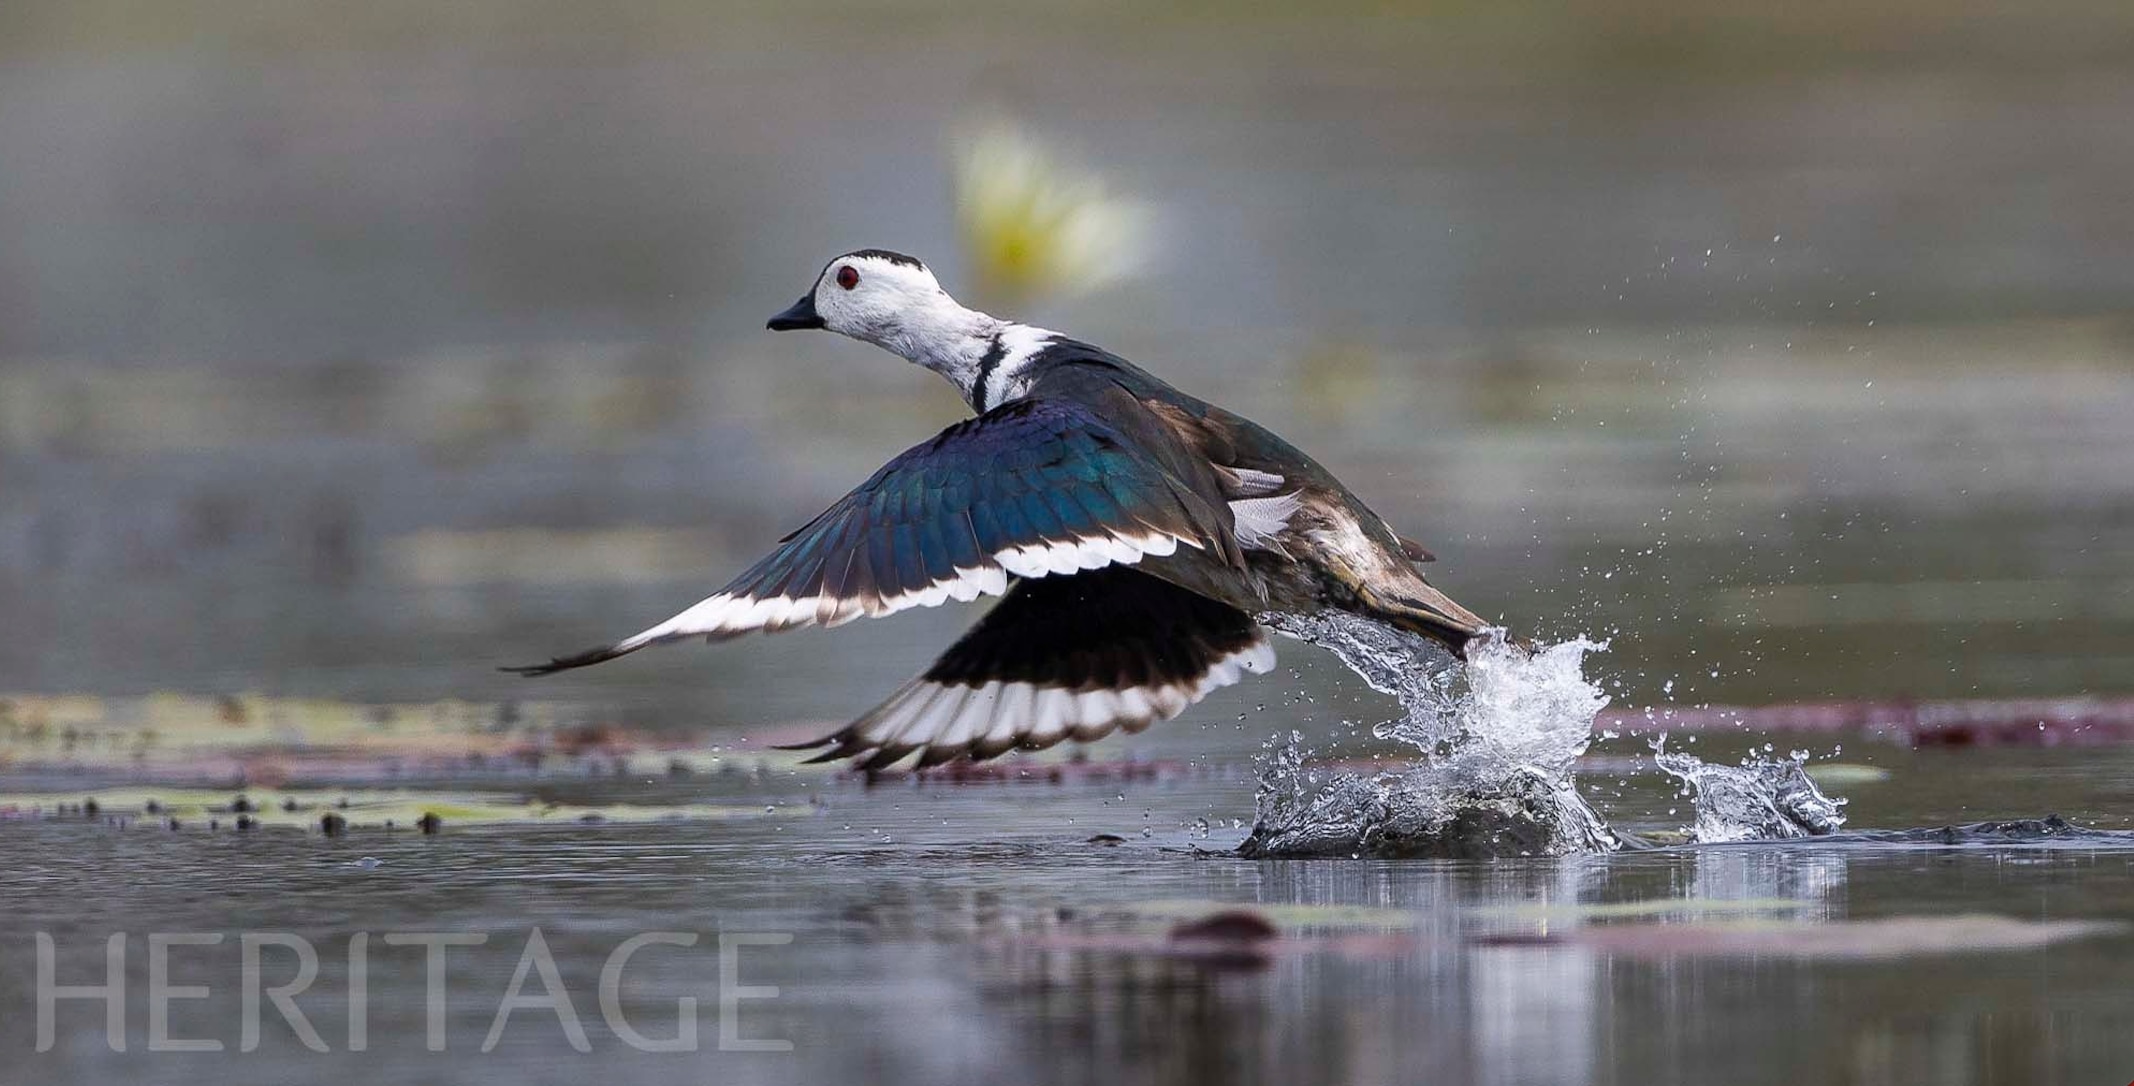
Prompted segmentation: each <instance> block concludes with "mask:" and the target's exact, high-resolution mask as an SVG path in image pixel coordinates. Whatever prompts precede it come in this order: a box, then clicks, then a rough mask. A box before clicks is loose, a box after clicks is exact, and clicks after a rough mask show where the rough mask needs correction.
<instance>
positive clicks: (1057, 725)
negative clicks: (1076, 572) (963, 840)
mask: <svg viewBox="0 0 2134 1086" xmlns="http://www.w3.org/2000/svg"><path fill="white" fill-rule="evenodd" d="M1273 667H1274V645H1273V644H1272V643H1270V642H1269V641H1268V640H1267V638H1266V636H1265V634H1264V633H1263V634H1262V635H1261V636H1260V638H1259V639H1258V640H1257V641H1255V642H1254V643H1252V644H1250V645H1247V646H1246V647H1244V648H1242V649H1239V650H1238V651H1236V652H1233V653H1231V654H1229V655H1227V656H1224V657H1222V658H1221V659H1219V660H1217V661H1215V662H1214V663H1213V664H1211V665H1210V666H1209V668H1208V670H1207V671H1206V672H1205V673H1203V674H1202V675H1200V676H1199V677H1197V678H1193V679H1186V680H1181V681H1178V682H1172V683H1164V684H1161V685H1155V686H1139V687H1129V688H1127V689H1124V690H1087V691H1081V692H1076V691H1073V690H1069V689H1066V688H1063V687H1056V686H1037V685H1035V684H1032V683H1026V682H1011V683H1003V682H1000V681H998V680H995V681H993V682H988V683H986V684H985V685H983V686H979V687H969V686H956V685H943V684H937V683H932V682H928V681H926V680H924V679H914V680H912V681H911V682H909V683H907V684H905V685H904V687H903V688H902V689H900V690H898V691H897V692H896V693H895V694H892V695H890V697H889V699H888V700H886V701H884V702H883V703H882V704H881V705H880V706H879V707H877V708H876V709H875V710H874V711H872V712H870V713H868V714H867V715H866V716H865V717H863V718H861V720H860V723H859V724H858V725H857V726H856V728H855V734H856V737H857V738H859V739H861V740H862V741H864V742H865V743H866V745H867V747H868V748H869V749H888V748H901V749H904V750H906V751H911V750H927V749H930V748H931V749H943V750H950V751H956V752H961V751H965V750H968V749H970V748H972V747H977V746H985V747H992V748H1002V747H1006V746H1009V745H1012V744H1016V743H1020V744H1021V745H1024V746H1029V747H1046V746H1051V745H1052V744H1054V743H1057V742H1059V741H1060V740H1062V739H1067V738H1069V737H1072V738H1074V739H1076V740H1079V741H1082V742H1088V741H1090V740H1094V739H1099V738H1102V737H1103V736H1105V735H1108V734H1110V733H1111V732H1112V731H1113V730H1114V729H1116V728H1119V727H1120V726H1122V725H1123V726H1125V727H1127V728H1128V729H1129V730H1134V731H1138V730H1140V729H1141V728H1142V727H1145V726H1146V725H1148V724H1149V723H1151V722H1153V721H1157V720H1169V719H1171V718H1172V717H1175V716H1177V715H1178V714H1179V713H1182V712H1184V711H1185V709H1186V707H1187V706H1189V705H1192V704H1193V703H1194V702H1197V701H1199V700H1200V699H1202V698H1204V697H1206V696H1207V695H1208V694H1209V693H1211V692H1212V691H1215V690H1218V689H1221V688H1222V687H1225V686H1230V685H1232V684H1234V683H1236V682H1238V681H1239V680H1240V679H1242V678H1243V677H1244V675H1245V674H1246V673H1248V672H1249V673H1251V674H1255V675H1257V674H1262V673H1265V672H1267V671H1269V670H1271V669H1272V668H1273Z"/></svg>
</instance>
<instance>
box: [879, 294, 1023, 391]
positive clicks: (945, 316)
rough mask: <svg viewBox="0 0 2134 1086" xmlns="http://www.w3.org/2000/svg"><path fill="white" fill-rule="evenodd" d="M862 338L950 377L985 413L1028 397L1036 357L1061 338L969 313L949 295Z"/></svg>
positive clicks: (889, 322)
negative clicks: (1024, 396) (1013, 400)
mask: <svg viewBox="0 0 2134 1086" xmlns="http://www.w3.org/2000/svg"><path fill="white" fill-rule="evenodd" d="M857 338H859V339H863V340H866V341H867V342H869V343H873V344H874V345H876V346H878V347H881V348H883V349H885V350H887V351H889V352H891V353H893V354H896V355H899V356H901V357H903V358H904V359H905V360H907V361H910V362H915V363H917V364H919V365H921V366H925V367H926V368H927V369H930V370H932V371H934V372H935V373H938V374H940V375H941V376H943V377H946V378H948V380H949V383H950V384H953V385H955V386H956V391H958V392H960V393H962V394H963V399H964V401H965V402H966V403H969V404H970V405H971V407H972V408H973V409H975V410H977V411H980V412H983V411H985V410H987V409H989V408H993V407H998V406H1000V405H1001V404H1003V403H1006V402H1007V401H1008V400H1011V399H1014V398H1015V397H1016V396H1020V395H1022V393H1023V392H1024V391H1025V390H1026V389H1027V388H1028V380H1027V378H1028V377H1030V376H1034V375H1031V374H1026V373H1025V372H1024V371H1025V370H1026V369H1027V368H1028V366H1029V362H1030V359H1031V357H1032V356H1033V355H1035V354H1036V353H1037V352H1038V351H1039V350H1042V349H1043V348H1044V347H1045V345H1046V344H1048V343H1050V342H1052V341H1053V340H1055V339H1057V338H1059V336H1058V334H1057V333H1055V332H1050V331H1047V330H1045V329H1043V328H1034V327H1032V326H1030V325H1027V324H1017V323H1015V322H1013V321H1005V320H1001V319H1000V318H999V317H995V316H992V315H991V314H987V313H981V312H979V311H978V310H975V309H966V308H965V307H963V306H962V305H960V304H958V303H957V302H956V300H955V299H953V298H950V297H948V296H947V295H945V294H944V295H942V296H941V298H940V301H939V302H938V303H937V304H933V305H927V306H914V307H912V308H910V309H907V310H905V311H903V312H901V313H899V314H897V316H896V318H895V319H894V320H892V321H887V322H884V324H883V326H881V327H879V328H875V329H870V330H869V331H868V332H867V333H866V334H863V335H860V336H858V337H857ZM996 354H997V356H998V357H994V356H995V355H996ZM981 380H982V381H983V382H984V383H983V385H981V384H980V382H981Z"/></svg>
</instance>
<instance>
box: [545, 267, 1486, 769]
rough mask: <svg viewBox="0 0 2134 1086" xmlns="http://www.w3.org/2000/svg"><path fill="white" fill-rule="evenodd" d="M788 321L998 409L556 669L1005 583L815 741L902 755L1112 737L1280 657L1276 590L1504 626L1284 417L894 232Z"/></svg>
mask: <svg viewBox="0 0 2134 1086" xmlns="http://www.w3.org/2000/svg"><path fill="white" fill-rule="evenodd" d="M770 328H771V329H772V330H774V331H785V330H789V329H801V328H820V329H827V330H829V331H832V332H837V333H840V334H842V335H847V336H851V337H852V338H854V339H858V340H863V341H865V342H868V343H872V344H875V345H876V346H879V347H882V348H884V349H886V350H888V351H890V352H892V353H894V354H897V355H900V356H902V357H903V358H905V359H907V360H909V361H911V362H915V363H917V364H919V365H921V366H924V367H926V368H927V369H930V370H932V371H934V372H935V373H938V374H940V375H941V376H943V377H946V378H947V379H948V380H949V381H950V382H951V383H953V384H954V385H955V386H956V389H957V391H958V392H961V393H962V394H963V398H964V399H965V400H966V401H967V402H969V404H970V405H971V408H972V410H974V411H976V412H977V415H976V417H974V418H969V419H965V420H963V421H961V422H958V423H956V424H954V425H952V426H950V427H949V428H948V429H946V430H943V431H941V432H940V433H939V434H937V435H935V436H934V437H932V438H930V439H928V440H927V441H925V442H923V443H921V444H919V445H918V446H915V447H914V448H912V449H910V450H908V451H906V452H905V453H903V454H902V455H900V456H898V457H897V458H896V459H894V460H891V461H890V462H889V463H888V464H887V465H884V466H883V468H882V469H881V470H880V471H877V472H875V473H874V476H873V477H872V478H870V479H868V480H867V481H866V482H865V483H862V484H860V486H859V489H857V490H854V491H853V492H852V493H850V494H848V495H846V496H845V497H844V498H843V499H841V500H839V501H838V502H837V504H835V505H832V506H831V507H830V508H829V509H828V510H826V511H824V512H823V514H822V515H820V516H818V517H816V518H815V519H814V520H811V521H809V522H808V523H806V524H804V525H802V526H801V527H800V528H799V529H798V530H797V531H795V532H793V533H792V534H791V535H788V536H786V537H785V538H784V539H783V540H780V541H779V546H778V548H777V549H776V550H774V551H772V552H771V553H770V555H769V556H767V557H765V558H764V559H763V560H762V561H760V562H757V563H756V564H755V565H753V566H750V567H749V568H748V570H747V571H746V572H744V573H742V574H741V575H740V576H738V577H736V578H734V579H733V581H732V582H731V583H729V584H728V585H727V586H726V587H724V588H722V589H720V590H719V591H718V592H716V593H713V594H712V595H710V596H708V597H706V598H705V599H704V600H702V601H701V602H699V603H697V604H696V605H695V606H692V607H690V608H689V609H687V610H685V611H683V612H681V613H680V614H678V615H675V616H674V617H672V618H670V619H668V620H666V621H665V622H662V623H660V624H658V625H656V626H653V627H652V628H650V629H647V630H645V631H643V632H641V633H637V634H634V635H632V636H630V637H626V638H624V639H622V640H621V641H617V642H615V643H613V644H611V645H603V646H600V647H598V648H594V649H590V650H588V651H585V652H581V653H578V654H577V655H574V656H563V657H558V658H556V659H554V660H551V661H549V662H548V663H545V664H537V665H534V666H531V667H518V668H509V669H507V670H511V671H516V672H519V673H521V674H526V675H546V674H550V673H553V672H557V671H562V670H565V669H567V668H575V667H584V666H586V665H588V664H597V663H601V662H603V661H606V660H612V659H614V658H616V657H618V656H623V655H625V654H628V653H632V652H636V651H637V650H638V649H641V648H644V647H646V646H648V645H658V644H664V643H666V642H670V641H680V640H684V639H687V638H697V637H701V638H704V639H706V640H708V641H719V640H724V639H726V638H731V637H738V636H740V635H742V634H746V633H751V632H755V631H759V630H760V631H764V632H771V631H777V630H788V629H792V628H794V627H797V626H841V625H844V624H845V623H847V622H851V621H853V620H855V619H858V618H862V617H875V616H880V615H889V614H895V613H896V612H898V611H903V610H907V609H910V608H913V607H934V606H938V605H940V604H942V603H945V602H947V601H949V600H959V601H966V600H973V599H976V598H978V597H979V596H1000V597H1003V598H1002V599H1001V601H1000V602H999V604H997V605H996V606H994V607H993V609H992V610H990V611H988V612H987V613H986V615H985V616H984V617H983V618H981V619H979V620H978V622H977V623H976V624H975V625H973V626H972V627H971V629H970V631H969V632H968V633H966V634H965V635H964V636H963V638H962V639H961V640H959V641H957V642H956V643H955V644H954V645H952V646H950V647H949V649H948V651H947V652H945V653H943V654H942V655H941V657H940V659H938V660H936V661H935V662H934V664H933V666H932V667H930V668H928V669H927V671H926V672H925V673H924V674H922V675H920V676H919V677H918V678H916V679H913V680H911V681H910V682H908V683H906V684H905V685H904V686H903V687H902V688H900V689H898V690H897V691H896V692H895V693H893V694H891V695H890V696H889V698H888V699H887V700H885V701H883V702H882V703H881V704H880V705H877V706H876V707H874V708H873V709H871V710H869V711H868V712H867V713H866V714H864V715H862V716H861V717H860V718H859V719H857V720H855V721H853V722H852V723H851V724H848V725H846V726H845V727H844V728H842V729H839V730H838V731H836V732H834V733H832V734H830V735H827V736H824V737H822V738H821V739H819V740H816V741H815V742H813V743H809V744H804V745H803V748H816V747H822V748H827V749H825V750H822V751H821V752H820V753H819V754H818V755H816V757H815V758H814V759H811V760H813V761H834V760H838V759H851V760H853V762H855V763H856V764H857V765H859V766H860V767H861V768H865V769H870V770H873V769H883V768H887V767H889V766H890V765H892V764H894V763H896V762H898V761H899V760H901V759H903V758H905V757H906V756H908V755H911V754H914V753H916V754H917V755H918V758H917V760H916V764H917V765H918V766H921V767H924V766H931V765H938V764H940V763H942V762H946V761H949V760H951V759H954V758H959V757H964V758H971V759H983V758H991V757H994V756H995V755H998V754H1001V753H1003V752H1005V751H1008V750H1010V749H1016V748H1021V749H1035V748H1042V747H1049V746H1051V745H1053V744H1055V743H1058V742H1060V741H1062V740H1067V739H1072V740H1074V741H1076V742H1082V743H1086V742H1091V741H1093V740H1096V739H1099V738H1102V737H1103V736H1105V735H1108V734H1110V733H1111V732H1112V731H1114V730H1117V729H1124V730H1126V731H1128V732H1138V731H1140V730H1142V729H1143V728H1146V727H1148V726H1149V725H1150V724H1151V723H1153V722H1155V721H1158V720H1168V719H1170V718H1171V717H1174V716H1177V715H1178V714H1179V713H1181V712H1183V711H1184V710H1185V708H1186V707H1187V706H1188V705H1191V704H1193V703H1194V702H1196V701H1199V700H1200V699H1201V698H1202V697H1204V696H1205V695H1207V693H1208V692H1209V691H1211V690H1215V689H1217V688H1219V687H1224V686H1228V685H1230V684H1232V683H1235V682H1237V681H1238V680H1239V679H1240V678H1241V677H1242V673H1245V672H1252V673H1255V674H1258V673H1263V672H1266V671H1267V670H1269V669H1270V668H1272V667H1273V666H1274V649H1273V646H1272V645H1271V644H1270V643H1269V640H1268V634H1267V630H1266V629H1265V628H1263V627H1262V626H1261V625H1260V624H1259V623H1258V622H1256V621H1255V620H1254V616H1255V615H1259V614H1265V613H1269V612H1280V613H1289V614H1301V615H1309V614H1315V613H1319V612H1322V611H1326V610H1328V609H1338V610H1342V611H1349V612H1353V613H1356V614H1359V615H1363V616H1366V617H1368V618H1372V619H1375V620H1378V621H1381V622H1385V623H1389V624H1391V625H1394V626H1397V627H1399V628H1401V629H1405V630H1409V631H1412V632H1414V633H1418V634H1421V635H1423V636H1425V637H1428V638H1431V639H1432V640H1435V641H1437V642H1439V643H1442V644H1443V645H1445V646H1447V647H1448V648H1450V649H1452V650H1453V651H1454V652H1460V653H1463V654H1464V652H1465V650H1466V647H1467V646H1468V644H1469V643H1470V642H1471V641H1474V640H1475V639H1476V638H1478V637H1481V636H1483V635H1484V634H1485V632H1487V629H1488V627H1487V626H1486V624H1485V623H1484V622H1483V621H1482V620H1481V619H1480V618H1478V617H1477V616H1476V615H1475V614H1474V613H1473V612H1471V611H1469V610H1467V609H1466V608H1465V607H1462V606H1460V605H1459V604H1457V603H1455V602H1453V601H1452V599H1451V598H1450V597H1448V596H1446V595H1445V594H1444V593H1443V592H1440V591H1438V590H1437V589H1436V588H1434V587H1432V586H1431V585H1430V583H1429V582H1428V581H1426V580H1425V579H1424V577H1423V575H1422V572H1421V571H1420V570H1418V569H1417V568H1416V563H1419V562H1425V561H1428V560H1429V559H1430V555H1429V553H1428V552H1427V551H1425V550H1423V549H1422V548H1421V547H1419V546H1417V545H1416V544H1414V543H1412V542H1410V541H1408V540H1406V539H1403V538H1402V537H1401V536H1400V535H1399V534H1398V533H1397V532H1395V531H1394V530H1393V527H1392V526H1391V525H1389V524H1387V523H1386V521H1385V520H1384V519H1382V518H1381V517H1379V516H1378V515H1377V514H1375V513H1373V512H1371V511H1370V510H1369V509H1368V508H1366V507H1365V506H1364V504H1363V502H1361V501H1359V500H1358V499H1357V498H1356V496H1355V495H1354V494H1351V493H1350V492H1349V490H1348V488H1347V487H1345V486H1343V485H1341V482H1340V480H1338V479H1336V478H1334V476H1333V475H1332V474H1331V473H1330V472H1328V471H1327V470H1326V469H1325V468H1323V467H1320V466H1319V465H1318V464H1317V463H1316V462H1314V461H1313V460H1312V459H1311V458H1310V457H1308V456H1306V455H1304V454H1303V453H1302V452H1299V451H1298V450H1297V449H1296V448H1295V447H1293V446H1291V445H1290V444H1289V443H1288V442H1286V441H1283V440H1282V439H1281V438H1279V437H1277V436H1275V435H1274V434H1272V433H1270V432H1268V431H1267V430H1265V429H1263V428H1261V427H1260V426H1258V425H1256V424H1254V423H1252V422H1251V421H1249V420H1247V419H1244V418H1241V417H1239V416H1237V415H1234V414H1231V413H1230V412H1228V411H1225V410H1223V409H1222V408H1220V407H1216V406H1214V405H1213V404H1209V403H1206V402H1203V401H1201V400H1197V399H1195V398H1193V397H1191V396H1188V395H1186V394H1185V393H1183V392H1180V391H1178V390H1177V389H1175V388H1172V387H1171V386H1170V385H1168V384H1165V383H1164V382H1162V381H1160V380H1158V379H1157V378H1155V377H1154V376H1152V375H1150V374H1149V373H1147V372H1146V371H1144V370H1142V369H1141V368H1140V367H1138V366H1135V365H1134V364H1132V363H1130V362H1128V361H1126V360H1125V359H1123V358H1120V357H1119V356H1117V355H1115V354H1112V353H1110V352H1108V351H1105V350H1102V349H1100V348H1097V347H1093V346H1091V345H1089V344H1087V343H1082V342H1080V341H1077V340H1074V339H1070V338H1068V337H1066V336H1063V335H1060V334H1059V333H1057V332H1050V331H1046V330H1045V329H1042V328H1033V327H1031V326H1029V325H1025V324H1017V323H1015V322H1013V321H1007V320H1002V319H1000V318H998V317H993V316H990V315H988V314H985V313H981V312H978V311H977V310H974V309H968V308H966V307H964V306H962V305H960V304H958V303H957V302H956V300H955V299H954V298H951V297H949V295H948V292H946V291H944V290H943V289H941V284H940V283H938V282H936V281H935V279H934V276H933V273H932V272H930V271H928V270H927V268H926V265H924V264H922V263H920V262H919V261H917V260H915V259H913V258H911V257H908V256H905V255H903V254H901V253H893V252H889V251H887V250H882V249H862V250H859V251H857V252H851V253H847V254H845V255H844V256H841V257H838V258H837V259H835V260H832V261H831V262H830V263H829V264H828V265H827V266H825V267H824V268H823V270H822V272H821V274H820V275H818V276H817V277H816V280H815V285H814V286H813V287H812V288H811V289H810V290H809V291H808V293H807V294H806V295H804V296H802V297H801V299H800V300H799V301H798V302H796V303H794V304H793V305H792V307H791V308H788V309H787V310H785V311H784V312H782V313H780V314H778V315H777V316H775V317H772V318H771V320H770Z"/></svg>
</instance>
